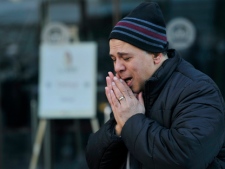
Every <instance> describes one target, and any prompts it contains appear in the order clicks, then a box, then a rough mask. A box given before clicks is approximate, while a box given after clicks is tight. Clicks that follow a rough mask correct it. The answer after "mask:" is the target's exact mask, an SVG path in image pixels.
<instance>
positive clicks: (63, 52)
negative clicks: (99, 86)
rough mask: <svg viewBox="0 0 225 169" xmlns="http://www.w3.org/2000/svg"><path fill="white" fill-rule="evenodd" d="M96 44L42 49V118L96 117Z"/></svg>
mask: <svg viewBox="0 0 225 169" xmlns="http://www.w3.org/2000/svg"><path fill="white" fill-rule="evenodd" d="M96 55H97V45H96V43H94V42H87V43H77V44H65V45H62V44H60V45H52V44H42V45H41V48H40V57H41V58H40V77H39V106H38V113H39V117H41V118H93V117H94V116H95V112H96V73H97V65H96V64H97V57H96Z"/></svg>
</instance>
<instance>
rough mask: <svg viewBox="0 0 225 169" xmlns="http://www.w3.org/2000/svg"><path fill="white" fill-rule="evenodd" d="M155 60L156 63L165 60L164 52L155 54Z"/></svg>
mask: <svg viewBox="0 0 225 169" xmlns="http://www.w3.org/2000/svg"><path fill="white" fill-rule="evenodd" d="M153 60H154V63H155V64H156V65H157V64H160V63H161V62H162V60H163V54H162V53H157V54H154V57H153Z"/></svg>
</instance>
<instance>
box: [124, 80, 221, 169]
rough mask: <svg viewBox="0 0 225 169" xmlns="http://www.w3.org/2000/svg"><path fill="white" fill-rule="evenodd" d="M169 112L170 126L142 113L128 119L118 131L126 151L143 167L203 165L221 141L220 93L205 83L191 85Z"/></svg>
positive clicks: (196, 167) (199, 167) (197, 167)
mask: <svg viewBox="0 0 225 169" xmlns="http://www.w3.org/2000/svg"><path fill="white" fill-rule="evenodd" d="M163 111H165V110H163ZM171 111H172V113H171V114H172V115H171V119H170V120H171V126H170V128H166V127H164V126H163V125H162V124H160V123H158V122H157V121H155V120H153V119H150V118H147V117H146V116H145V115H143V114H138V115H134V116H132V117H131V118H130V119H128V121H127V122H126V123H125V125H124V127H123V129H122V134H121V136H122V139H123V140H124V143H125V145H126V146H127V148H128V150H129V151H130V152H131V153H132V155H133V156H134V157H135V158H136V159H137V160H138V161H139V162H141V163H142V165H144V166H146V167H147V168H157V169H165V168H173V169H181V168H191V169H205V168H207V167H208V166H209V165H210V163H211V162H212V161H213V160H214V159H215V158H216V156H217V154H218V152H219V151H220V149H221V147H222V145H223V142H224V135H225V134H224V131H225V130H224V128H225V122H224V121H225V120H224V102H223V99H222V96H221V95H220V92H219V91H218V89H217V88H216V87H215V86H213V85H208V84H207V82H199V83H195V84H191V85H189V86H188V87H186V88H185V89H184V90H183V92H181V94H180V95H179V99H178V101H177V104H176V106H175V107H174V109H173V110H171ZM160 113H161V112H160ZM130 131H132V133H131V132H130Z"/></svg>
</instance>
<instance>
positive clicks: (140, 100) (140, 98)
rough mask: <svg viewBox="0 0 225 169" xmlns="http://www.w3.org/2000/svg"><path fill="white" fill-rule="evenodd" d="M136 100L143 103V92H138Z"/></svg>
mask: <svg viewBox="0 0 225 169" xmlns="http://www.w3.org/2000/svg"><path fill="white" fill-rule="evenodd" d="M137 98H138V101H139V102H140V103H141V104H142V105H144V99H143V94H142V92H140V93H138V97H137Z"/></svg>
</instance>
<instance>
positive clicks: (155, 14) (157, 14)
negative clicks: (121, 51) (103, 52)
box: [109, 2, 168, 53]
mask: <svg viewBox="0 0 225 169" xmlns="http://www.w3.org/2000/svg"><path fill="white" fill-rule="evenodd" d="M109 39H119V40H122V41H124V42H127V43H129V44H131V45H133V46H136V47H138V48H140V49H143V50H145V51H148V52H152V53H161V52H164V51H166V50H167V48H168V42H167V37H166V25H165V21H164V18H163V14H162V12H161V9H160V7H159V6H158V4H157V3H155V2H143V3H141V4H140V5H139V6H137V7H136V8H135V9H134V10H133V11H131V12H130V13H129V14H128V15H127V16H126V17H125V18H123V19H122V20H120V21H119V22H118V23H117V24H116V26H115V27H114V28H113V30H112V32H111V33H110V36H109Z"/></svg>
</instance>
